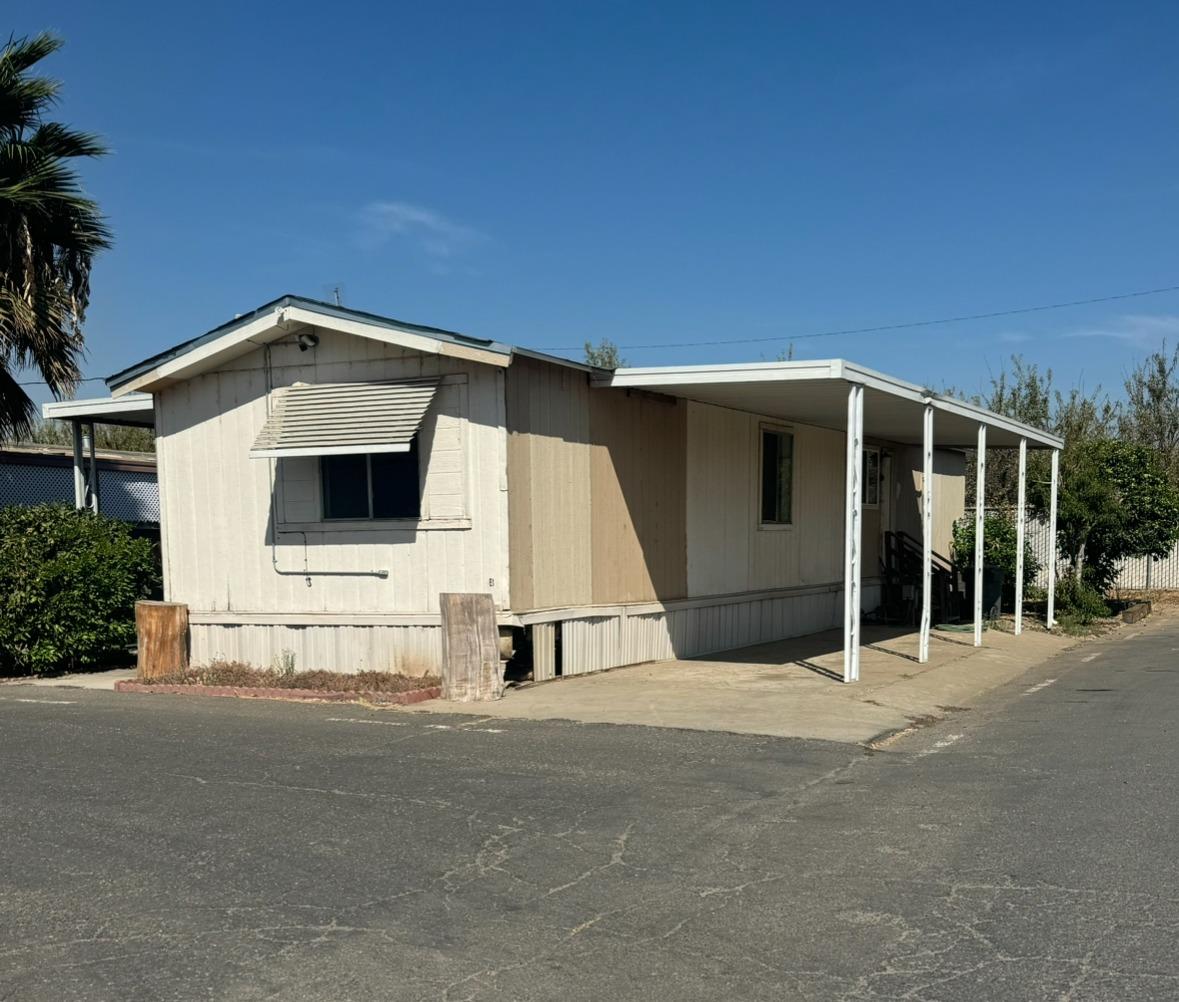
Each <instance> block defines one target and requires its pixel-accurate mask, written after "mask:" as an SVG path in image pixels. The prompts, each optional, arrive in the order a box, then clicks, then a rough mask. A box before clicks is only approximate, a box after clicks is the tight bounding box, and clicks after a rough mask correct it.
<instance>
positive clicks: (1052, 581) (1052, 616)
mask: <svg viewBox="0 0 1179 1002" xmlns="http://www.w3.org/2000/svg"><path fill="white" fill-rule="evenodd" d="M1059 481H1060V450H1059V449H1053V450H1052V487H1051V491H1052V493H1051V496H1050V498H1049V501H1048V617H1047V621H1046V625H1047V627H1048V629H1050V630H1051V629H1052V627H1054V626H1055V625H1056V488H1057V484H1058V483H1059Z"/></svg>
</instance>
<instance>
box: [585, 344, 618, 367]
mask: <svg viewBox="0 0 1179 1002" xmlns="http://www.w3.org/2000/svg"><path fill="white" fill-rule="evenodd" d="M585 360H586V362H587V364H589V365H596V366H597V367H598V368H599V369H617V368H620V367H621V366H624V365H626V359H624V358H623V357H622V356H621V355H620V354H619V353H618V345H616V344H615V343H614V342H613V341H611V340H610V339H609V338H605V337H604V338H602V340H601V341H599V342H598V343H597V344H596V345H594V344H592V343H591V342H589V341H586V343H585Z"/></svg>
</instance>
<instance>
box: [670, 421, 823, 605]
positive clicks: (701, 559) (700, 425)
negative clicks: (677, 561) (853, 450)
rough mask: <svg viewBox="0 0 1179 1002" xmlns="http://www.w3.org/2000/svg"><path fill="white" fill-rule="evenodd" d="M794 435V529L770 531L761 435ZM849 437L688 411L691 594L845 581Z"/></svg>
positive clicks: (771, 422)
mask: <svg viewBox="0 0 1179 1002" xmlns="http://www.w3.org/2000/svg"><path fill="white" fill-rule="evenodd" d="M763 423H768V424H771V425H774V426H775V427H787V428H789V429H790V430H791V431H793V433H794V498H793V511H794V515H793V520H794V524H793V526H791V527H789V528H776V527H775V528H768V527H766V528H763V527H762V526H761V524H760V511H759V497H758V484H759V464H760V427H761V425H762V424H763ZM844 455H845V450H844V436H843V433H842V432H835V431H827V430H825V429H821V428H812V427H810V426H807V425H782V424H781V423H780V422H773V421H770V420H769V419H764V418H759V417H758V416H757V415H755V414H748V413H746V412H744V411H734V410H727V409H725V408H722V407H714V406H711V405H709V404H699V403H689V404H688V462H687V538H688V593H689V595H691V596H693V597H697V596H706V595H725V594H733V593H738V592H747V591H758V590H763V589H769V588H783V587H790V586H794V585H811V584H824V583H827V582H831V581H835V580H838V579H839V578H841V577H842V574H843V509H844V505H843V479H844Z"/></svg>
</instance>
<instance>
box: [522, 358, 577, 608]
mask: <svg viewBox="0 0 1179 1002" xmlns="http://www.w3.org/2000/svg"><path fill="white" fill-rule="evenodd" d="M507 379H508V382H507V421H508V452H507V477H508V484H509V485H510V489H509V499H508V512H509V518H510V524H511V531H510V538H511V565H512V608H513V609H534V608H540V607H546V606H557V605H589V604H590V603H591V602H592V601H593V590H592V589H593V578H592V574H591V570H590V533H591V529H590V449H589V387H588V384H587V380H586V374H585V373H584V372H581V371H579V370H576V369H570V368H567V367H565V366H558V365H551V364H549V363H545V362H539V361H534V360H533V359H529V358H524V357H517V358H515V359H514V360H513V362H512V365H511V368H509V369H508V376H507Z"/></svg>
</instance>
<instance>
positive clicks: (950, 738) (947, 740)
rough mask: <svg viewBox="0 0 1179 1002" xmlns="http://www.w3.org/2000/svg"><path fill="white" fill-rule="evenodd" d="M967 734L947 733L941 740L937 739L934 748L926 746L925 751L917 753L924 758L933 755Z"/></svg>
mask: <svg viewBox="0 0 1179 1002" xmlns="http://www.w3.org/2000/svg"><path fill="white" fill-rule="evenodd" d="M965 736H966V735H965V734H947V735H946V736H945V737H944V738H942V739H941V740H940V741H935V742H934V744H933V747H932V748H926V749H925V750H924V751H920V752H918V753H917V757H918V758H924V757H925V756H926V755H933V754H934V753H935V752H940V751H942V749H944V748H949V747H950V745H952V744H955V743H956V742H958V741H961V740H962V739H963V738H964V737H965Z"/></svg>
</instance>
